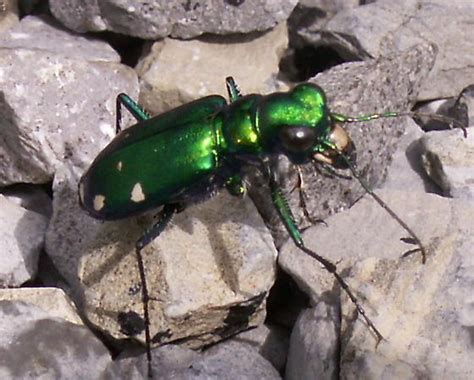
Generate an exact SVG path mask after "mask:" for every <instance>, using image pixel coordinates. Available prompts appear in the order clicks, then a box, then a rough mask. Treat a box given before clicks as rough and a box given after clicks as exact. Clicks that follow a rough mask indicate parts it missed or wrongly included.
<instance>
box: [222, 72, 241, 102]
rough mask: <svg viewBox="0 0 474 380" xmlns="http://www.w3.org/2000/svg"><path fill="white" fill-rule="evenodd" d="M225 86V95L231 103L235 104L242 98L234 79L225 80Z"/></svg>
mask: <svg viewBox="0 0 474 380" xmlns="http://www.w3.org/2000/svg"><path fill="white" fill-rule="evenodd" d="M225 86H226V87H227V93H228V94H229V100H230V102H231V103H233V102H235V101H236V100H237V99H238V98H240V97H241V96H242V94H241V93H240V89H239V86H237V83H235V81H234V78H232V77H227V78H225Z"/></svg>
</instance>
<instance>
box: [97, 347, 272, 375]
mask: <svg viewBox="0 0 474 380" xmlns="http://www.w3.org/2000/svg"><path fill="white" fill-rule="evenodd" d="M152 355H153V371H154V378H156V379H160V380H161V379H163V380H171V379H183V380H184V379H189V380H191V379H193V380H208V379H209V380H234V379H239V380H240V379H242V380H253V379H262V380H277V379H281V377H280V376H279V374H278V372H277V371H276V370H275V368H273V366H272V365H271V364H270V363H269V362H268V361H267V360H265V359H264V358H263V357H262V356H260V355H259V353H258V352H257V350H255V349H254V348H252V347H250V345H248V344H245V343H237V342H228V343H225V344H217V345H216V346H214V347H212V348H211V349H209V350H206V351H204V352H202V353H197V352H194V351H191V350H189V349H186V348H183V347H178V346H173V345H167V346H163V347H159V348H157V349H155V350H153V351H152ZM145 368H146V362H145V358H144V355H142V356H141V357H138V358H127V359H122V360H117V361H116V362H114V363H112V365H111V366H110V367H109V368H108V369H107V372H106V373H107V374H108V376H110V378H112V379H116V378H120V379H122V378H123V379H133V378H136V377H139V376H143V374H144V373H146V371H145ZM140 374H141V375H140Z"/></svg>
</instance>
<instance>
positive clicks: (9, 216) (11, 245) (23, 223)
mask: <svg viewBox="0 0 474 380" xmlns="http://www.w3.org/2000/svg"><path fill="white" fill-rule="evenodd" d="M47 225H48V218H47V217H45V216H43V215H40V214H37V213H36V212H32V211H28V210H26V209H24V208H22V207H20V206H18V205H16V204H15V203H12V202H10V201H9V200H8V199H6V198H5V197H4V196H3V195H1V194H0V244H1V248H0V251H1V252H2V255H1V256H2V258H1V260H0V287H10V286H20V285H22V284H23V283H24V282H26V281H28V280H30V279H31V278H32V277H34V275H35V274H36V269H37V265H38V255H39V252H40V250H41V248H42V246H43V242H44V234H45V232H46V227H47Z"/></svg>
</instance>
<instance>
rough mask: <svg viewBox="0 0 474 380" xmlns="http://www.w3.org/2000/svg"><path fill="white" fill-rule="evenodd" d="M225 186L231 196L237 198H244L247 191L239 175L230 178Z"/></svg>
mask: <svg viewBox="0 0 474 380" xmlns="http://www.w3.org/2000/svg"><path fill="white" fill-rule="evenodd" d="M224 186H225V188H226V189H227V191H228V192H229V193H230V194H231V195H234V196H237V197H242V196H244V195H245V193H246V191H247V189H246V187H245V183H244V181H243V180H242V178H241V177H240V176H239V175H233V176H230V177H229V178H228V179H227V180H226V181H225V183H224Z"/></svg>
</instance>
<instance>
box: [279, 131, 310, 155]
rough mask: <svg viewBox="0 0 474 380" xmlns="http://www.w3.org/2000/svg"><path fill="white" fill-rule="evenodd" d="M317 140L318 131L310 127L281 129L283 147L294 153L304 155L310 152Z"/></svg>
mask: <svg viewBox="0 0 474 380" xmlns="http://www.w3.org/2000/svg"><path fill="white" fill-rule="evenodd" d="M315 138H316V130H315V129H314V128H310V127H301V126H285V127H282V128H281V129H280V141H281V144H282V145H283V147H284V148H285V149H286V150H288V151H289V152H292V153H304V152H306V151H308V150H310V149H311V148H312V147H313V145H314V141H315Z"/></svg>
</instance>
